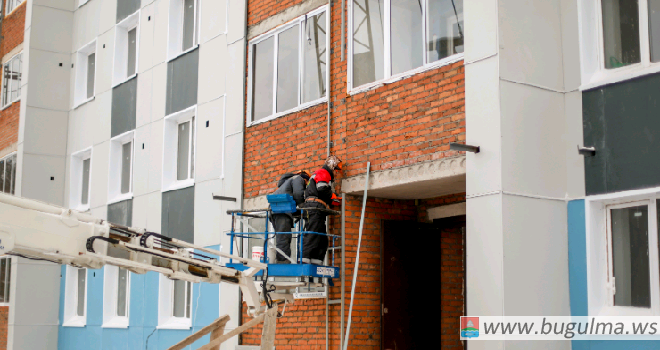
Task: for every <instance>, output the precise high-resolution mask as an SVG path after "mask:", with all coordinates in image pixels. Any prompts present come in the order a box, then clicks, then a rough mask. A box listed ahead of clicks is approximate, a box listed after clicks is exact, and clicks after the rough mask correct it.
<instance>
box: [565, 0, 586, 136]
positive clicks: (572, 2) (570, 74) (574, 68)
mask: <svg viewBox="0 0 660 350" xmlns="http://www.w3.org/2000/svg"><path fill="white" fill-rule="evenodd" d="M579 23H580V21H579V20H578V6H577V1H576V0H561V30H562V53H563V62H564V90H565V91H573V90H576V89H577V88H578V87H580V80H581V79H580V76H581V71H580V36H579V35H578V33H579V31H580V28H579ZM580 129H582V127H580Z"/></svg>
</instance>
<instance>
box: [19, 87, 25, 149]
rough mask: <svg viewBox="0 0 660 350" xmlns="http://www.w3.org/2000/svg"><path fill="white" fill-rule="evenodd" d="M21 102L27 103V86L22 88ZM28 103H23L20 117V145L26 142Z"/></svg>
mask: <svg viewBox="0 0 660 350" xmlns="http://www.w3.org/2000/svg"><path fill="white" fill-rule="evenodd" d="M21 101H27V85H23V87H22V88H21ZM26 111H27V103H21V109H20V111H19V115H18V143H23V141H24V140H25V119H26V115H27V114H26Z"/></svg>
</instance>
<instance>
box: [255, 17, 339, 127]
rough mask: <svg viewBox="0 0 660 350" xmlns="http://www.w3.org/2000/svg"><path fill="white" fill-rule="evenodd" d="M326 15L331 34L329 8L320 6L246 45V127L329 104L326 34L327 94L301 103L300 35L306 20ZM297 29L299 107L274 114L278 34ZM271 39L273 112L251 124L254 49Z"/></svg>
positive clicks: (302, 59)
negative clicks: (322, 104) (297, 27)
mask: <svg viewBox="0 0 660 350" xmlns="http://www.w3.org/2000/svg"><path fill="white" fill-rule="evenodd" d="M323 12H325V21H326V31H330V30H331V29H330V11H329V8H328V5H323V6H320V7H318V8H316V9H314V10H312V11H309V12H307V13H306V14H304V15H302V16H299V17H297V18H294V19H292V20H291V21H290V22H288V23H286V24H284V25H281V26H279V27H276V28H273V29H271V30H269V31H268V32H266V33H263V34H261V35H259V36H256V37H254V38H253V39H252V40H250V41H249V42H248V67H247V69H248V103H247V114H246V125H247V127H250V126H252V125H257V124H261V123H264V122H267V121H270V120H273V119H276V118H279V117H281V116H284V115H287V114H291V113H295V112H299V111H301V110H304V109H307V108H309V107H312V106H315V105H318V104H320V103H324V102H327V101H328V91H329V84H330V65H329V64H328V63H329V62H330V35H329V34H326V36H325V45H326V46H325V47H326V52H325V55H326V70H325V87H326V89H325V91H326V94H325V96H323V97H320V98H318V99H316V100H313V101H309V102H303V79H304V57H303V47H302V45H303V39H304V37H303V34H304V23H305V19H306V18H308V17H311V16H316V15H319V14H321V13H323ZM296 25H299V26H300V27H299V32H300V37H299V40H298V63H299V64H298V106H297V107H294V108H291V109H288V110H286V111H282V112H277V54H278V43H279V34H281V33H283V32H285V31H286V30H288V29H291V28H292V27H294V26H296ZM270 38H273V39H274V40H273V46H274V47H273V109H272V112H273V113H272V114H271V115H269V116H267V117H264V118H261V119H259V120H253V116H252V99H253V96H252V95H253V86H252V85H253V84H252V78H253V77H254V71H253V69H254V64H253V62H254V46H255V45H257V44H259V43H260V42H262V41H265V40H268V39H270Z"/></svg>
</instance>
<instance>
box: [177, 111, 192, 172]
mask: <svg viewBox="0 0 660 350" xmlns="http://www.w3.org/2000/svg"><path fill="white" fill-rule="evenodd" d="M178 128H179V132H178V143H177V158H176V162H177V163H176V179H177V180H187V179H188V158H189V155H190V122H189V121H187V122H184V123H181V124H179V127H178Z"/></svg>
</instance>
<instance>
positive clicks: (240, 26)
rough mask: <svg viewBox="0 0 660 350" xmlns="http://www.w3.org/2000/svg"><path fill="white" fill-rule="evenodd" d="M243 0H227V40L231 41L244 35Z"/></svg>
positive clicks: (244, 15)
mask: <svg viewBox="0 0 660 350" xmlns="http://www.w3.org/2000/svg"><path fill="white" fill-rule="evenodd" d="M245 17H246V14H245V1H243V0H229V16H228V20H229V22H228V26H227V42H228V43H233V42H235V41H236V40H238V39H240V38H242V37H244V36H245Z"/></svg>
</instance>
